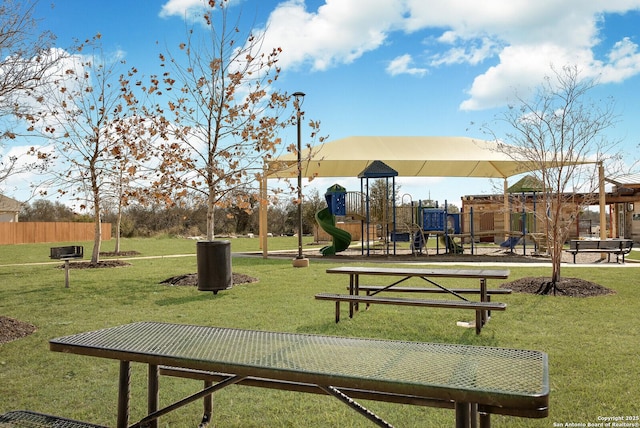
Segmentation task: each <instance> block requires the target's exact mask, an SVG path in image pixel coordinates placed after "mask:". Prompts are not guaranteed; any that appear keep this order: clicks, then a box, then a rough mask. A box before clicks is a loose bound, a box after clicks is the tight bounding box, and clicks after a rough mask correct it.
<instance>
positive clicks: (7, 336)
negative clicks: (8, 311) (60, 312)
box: [0, 315, 37, 345]
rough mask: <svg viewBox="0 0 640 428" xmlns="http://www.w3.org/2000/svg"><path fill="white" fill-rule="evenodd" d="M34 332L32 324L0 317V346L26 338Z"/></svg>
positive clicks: (34, 328)
mask: <svg viewBox="0 0 640 428" xmlns="http://www.w3.org/2000/svg"><path fill="white" fill-rule="evenodd" d="M36 330H37V329H36V326H34V325H32V324H29V323H26V322H22V321H18V320H16V319H13V318H9V317H5V316H3V315H0V345H1V344H3V343H7V342H11V341H12V340H16V339H20V338H22V337H26V336H28V335H30V334H31V333H33V332H35V331H36Z"/></svg>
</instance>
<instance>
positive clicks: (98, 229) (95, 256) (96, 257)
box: [91, 207, 102, 263]
mask: <svg viewBox="0 0 640 428" xmlns="http://www.w3.org/2000/svg"><path fill="white" fill-rule="evenodd" d="M93 215H94V221H93V224H94V234H93V252H92V253H91V263H98V262H99V261H100V245H101V244H102V221H101V220H100V208H99V207H96V208H94V209H93Z"/></svg>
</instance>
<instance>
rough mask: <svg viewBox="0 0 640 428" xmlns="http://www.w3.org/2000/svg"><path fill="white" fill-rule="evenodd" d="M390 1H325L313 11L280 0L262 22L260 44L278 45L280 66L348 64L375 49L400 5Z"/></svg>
mask: <svg viewBox="0 0 640 428" xmlns="http://www.w3.org/2000/svg"><path fill="white" fill-rule="evenodd" d="M398 5H399V3H398V1H396V0H370V1H368V2H367V3H366V7H363V6H362V2H361V1H359V0H327V1H326V3H325V4H324V5H322V6H320V7H319V8H318V10H317V11H315V12H310V11H307V9H306V6H305V3H304V1H302V0H289V1H285V2H283V3H280V4H279V5H278V6H277V7H276V8H275V10H274V11H273V12H272V13H271V15H270V17H269V21H268V24H267V34H266V39H265V43H264V45H265V46H268V47H270V48H271V47H282V48H283V53H282V56H281V61H280V64H281V66H283V67H287V66H296V65H300V64H304V63H308V64H311V68H312V69H314V70H326V69H328V68H330V67H333V66H335V65H337V64H349V63H351V62H352V61H354V60H356V59H357V58H359V57H361V56H362V55H364V54H365V53H366V52H369V51H373V50H375V49H377V48H379V47H380V46H381V45H382V44H383V43H384V42H385V40H386V39H387V36H388V34H389V32H390V31H392V30H393V29H395V28H396V26H397V25H398V24H399V23H400V22H401V18H402V8H400V7H398Z"/></svg>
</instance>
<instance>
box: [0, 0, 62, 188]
mask: <svg viewBox="0 0 640 428" xmlns="http://www.w3.org/2000/svg"><path fill="white" fill-rule="evenodd" d="M36 3H37V2H36V1H18V0H2V1H1V2H0V148H2V147H3V146H4V143H5V142H6V141H7V140H13V139H16V138H18V137H20V136H21V134H22V133H23V132H24V129H23V128H22V127H20V125H19V123H16V122H15V120H14V119H15V114H16V113H21V112H24V110H25V109H28V108H29V107H30V106H29V105H28V103H25V96H26V95H28V94H30V93H32V92H33V91H35V90H37V89H38V88H39V87H41V86H42V84H43V80H44V79H45V77H46V76H47V75H48V74H49V73H50V72H51V71H52V69H54V68H55V67H57V66H58V64H59V63H60V62H61V61H62V60H64V58H65V57H66V54H65V53H64V52H63V51H61V50H58V49H54V48H53V47H52V45H53V42H54V40H55V36H54V35H53V34H51V33H50V32H47V31H42V32H40V31H39V30H38V21H37V19H36V18H35V17H34V8H35V5H36ZM23 155H24V159H22V160H21V161H19V155H17V154H16V155H11V156H4V157H3V156H2V154H0V185H2V184H3V183H5V182H6V180H7V179H8V178H9V177H10V176H12V175H15V174H19V173H22V172H26V171H30V170H39V171H42V170H44V169H46V167H47V166H48V164H49V162H50V160H51V159H50V156H49V155H48V154H47V152H46V151H41V150H39V148H38V147H36V146H33V147H31V148H30V149H27V151H26V152H25V153H24V154H23Z"/></svg>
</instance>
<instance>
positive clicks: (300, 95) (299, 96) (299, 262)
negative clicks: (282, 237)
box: [293, 92, 309, 267]
mask: <svg viewBox="0 0 640 428" xmlns="http://www.w3.org/2000/svg"><path fill="white" fill-rule="evenodd" d="M304 95H305V94H304V92H294V93H293V97H294V98H295V100H296V115H297V119H298V123H297V127H298V256H297V257H296V258H295V259H294V260H293V267H307V266H309V259H306V258H304V256H303V255H302V143H301V139H302V138H301V134H300V116H301V113H300V105H301V104H302V101H303V99H304Z"/></svg>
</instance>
